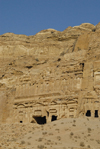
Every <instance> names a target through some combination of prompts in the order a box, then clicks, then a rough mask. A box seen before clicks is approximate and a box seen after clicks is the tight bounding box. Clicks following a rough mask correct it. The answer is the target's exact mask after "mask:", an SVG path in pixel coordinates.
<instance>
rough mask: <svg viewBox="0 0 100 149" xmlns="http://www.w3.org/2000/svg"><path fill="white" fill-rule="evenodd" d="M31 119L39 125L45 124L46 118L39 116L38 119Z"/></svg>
mask: <svg viewBox="0 0 100 149" xmlns="http://www.w3.org/2000/svg"><path fill="white" fill-rule="evenodd" d="M33 118H34V119H35V120H36V122H37V123H38V124H40V125H42V124H45V123H46V116H44V117H41V116H39V117H33Z"/></svg>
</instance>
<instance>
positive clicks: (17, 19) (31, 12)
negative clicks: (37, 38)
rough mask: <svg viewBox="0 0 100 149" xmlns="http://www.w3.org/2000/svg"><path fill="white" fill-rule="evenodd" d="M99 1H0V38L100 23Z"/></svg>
mask: <svg viewBox="0 0 100 149" xmlns="http://www.w3.org/2000/svg"><path fill="white" fill-rule="evenodd" d="M99 15H100V0H0V35H1V34H4V33H7V32H12V33H15V34H25V35H34V34H36V33H37V32H39V31H41V30H43V29H48V28H54V29H56V30H59V31H63V30H64V29H66V28H67V27H68V26H76V25H80V24H82V23H92V24H94V25H96V24H98V23H99V22H100V16H99Z"/></svg>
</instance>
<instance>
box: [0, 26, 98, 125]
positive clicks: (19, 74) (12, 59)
mask: <svg viewBox="0 0 100 149" xmlns="http://www.w3.org/2000/svg"><path fill="white" fill-rule="evenodd" d="M0 63H1V67H0V93H1V94H0V122H4V123H8V122H9V123H12V122H14V123H34V122H37V123H39V124H41V123H42V124H44V123H46V122H50V121H53V120H56V119H60V118H62V117H66V118H67V117H79V116H92V117H99V116H100V108H99V107H100V67H99V66H100V23H98V24H97V25H96V26H94V25H92V24H89V23H83V24H81V25H80V26H74V27H68V28H67V29H65V30H64V31H62V32H60V31H57V30H54V29H47V30H42V31H40V32H39V33H37V34H36V35H34V36H26V35H15V34H13V33H5V34H3V35H0Z"/></svg>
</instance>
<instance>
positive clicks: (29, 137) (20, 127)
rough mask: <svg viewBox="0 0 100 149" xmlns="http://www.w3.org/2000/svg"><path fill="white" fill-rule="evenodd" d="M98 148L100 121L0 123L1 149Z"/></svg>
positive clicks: (73, 119)
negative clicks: (41, 123)
mask: <svg viewBox="0 0 100 149" xmlns="http://www.w3.org/2000/svg"><path fill="white" fill-rule="evenodd" d="M81 148H82V149H90V148H91V149H100V119H99V118H94V119H91V118H64V119H60V120H57V121H54V122H51V123H48V124H45V125H38V124H26V125H24V124H5V125H4V124H0V149H81Z"/></svg>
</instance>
